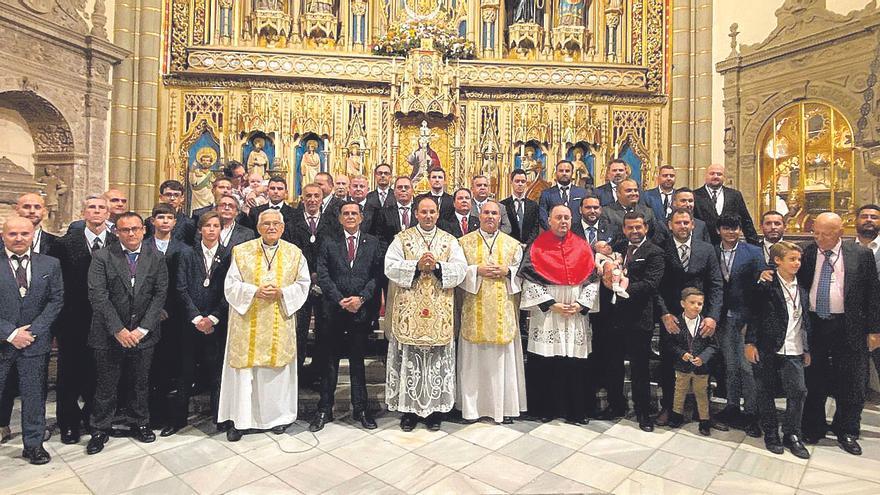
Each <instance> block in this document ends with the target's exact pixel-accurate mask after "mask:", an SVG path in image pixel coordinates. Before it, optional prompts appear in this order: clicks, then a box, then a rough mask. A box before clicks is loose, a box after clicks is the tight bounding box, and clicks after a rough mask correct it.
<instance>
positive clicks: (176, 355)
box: [119, 309, 181, 425]
mask: <svg viewBox="0 0 880 495" xmlns="http://www.w3.org/2000/svg"><path fill="white" fill-rule="evenodd" d="M166 311H167V309H166ZM160 328H161V329H162V338H161V339H159V341H158V342H156V344H155V346H154V347H153V364H152V365H151V366H150V399H149V407H150V421H151V422H152V423H154V424H161V425H170V424H171V417H170V413H171V409H172V407H173V406H172V400H173V399H172V398H171V396H172V395H173V394H174V391H175V390H177V389H178V388H179V387H178V384H177V376H178V374H179V373H180V365H181V355H180V352H181V341H180V329H181V322H180V317H179V316H178V314H177V313H175V312H169V316H168V318H166V319H165V320H164V321H162V324H161V327H160ZM125 379H126V377H123V381H124V380H125ZM123 397H124V395H123V394H121V393H120V395H119V399H120V400H122V399H123Z"/></svg>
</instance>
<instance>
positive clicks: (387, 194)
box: [367, 163, 394, 210]
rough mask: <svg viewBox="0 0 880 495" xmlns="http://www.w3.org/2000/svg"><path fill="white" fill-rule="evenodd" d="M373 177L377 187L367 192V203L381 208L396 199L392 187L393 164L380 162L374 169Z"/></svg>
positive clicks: (378, 208)
mask: <svg viewBox="0 0 880 495" xmlns="http://www.w3.org/2000/svg"><path fill="white" fill-rule="evenodd" d="M373 179H374V180H375V181H376V189H375V190H373V191H370V192H369V194H367V205H368V206H370V207H371V208H375V209H377V210H380V209H382V208H385V207H386V206H387V205H388V202H389V201H391V202H393V201H394V197H393V194H394V191H392V188H391V165H388V164H387V163H380V164H378V165H376V168H374V169H373Z"/></svg>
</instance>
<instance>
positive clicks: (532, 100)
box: [158, 0, 671, 197]
mask: <svg viewBox="0 0 880 495" xmlns="http://www.w3.org/2000/svg"><path fill="white" fill-rule="evenodd" d="M670 9H671V7H670V0H626V1H622V0H562V1H553V0H539V1H537V2H535V1H532V0H514V1H507V2H505V1H503V0H479V1H461V0H458V1H456V0H436V1H431V0H395V1H389V0H385V1H379V0H369V1H366V0H363V1H362V0H351V1H348V0H337V1H332V0H330V1H326V0H325V1H315V0H302V1H300V0H292V1H273V0H253V1H252V0H244V1H232V0H166V4H165V14H166V15H165V21H164V22H165V25H164V28H163V33H164V45H163V48H164V49H163V53H164V56H165V59H164V60H163V82H164V87H163V89H162V92H161V95H160V100H161V101H160V108H161V110H160V119H161V124H160V125H159V126H158V127H159V142H160V163H161V164H162V167H161V169H160V171H159V174H160V177H159V179H166V178H177V179H180V180H182V181H184V182H187V181H188V180H189V178H190V175H191V174H190V171H191V169H192V167H193V164H194V162H195V161H196V160H194V156H196V152H197V151H198V150H195V149H194V148H198V147H205V146H213V147H214V149H215V151H216V157H217V162H218V163H221V162H223V161H225V160H231V159H235V160H239V161H243V162H244V161H246V157H245V154H246V153H248V152H249V151H250V150H251V149H252V148H253V146H252V144H251V143H253V142H254V139H255V138H257V137H259V139H262V140H263V141H261V146H262V145H263V144H262V143H267V144H268V143H271V148H272V149H271V152H272V153H271V157H270V165H269V168H270V173H272V172H273V171H274V173H282V174H286V176H287V178H288V182H289V184H291V189H292V190H293V191H294V193H296V192H298V190H299V186H300V185H301V182H302V181H303V180H304V179H303V178H302V177H301V176H300V172H301V169H303V168H304V167H302V166H301V163H300V161H301V160H303V158H301V156H303V153H304V152H306V151H307V150H308V149H314V150H315V151H316V152H318V155H319V156H320V159H321V167H322V169H324V170H327V171H329V172H331V173H333V174H337V173H346V172H349V173H351V172H354V171H360V172H361V173H363V174H364V175H366V176H367V177H369V178H370V181H371V183H372V170H373V167H374V166H375V165H376V164H379V163H383V162H385V163H389V164H391V166H392V168H393V170H394V173H395V174H397V175H399V174H408V175H415V176H416V177H415V179H416V188H417V190H419V189H420V190H426V189H427V187H428V185H427V180H426V174H424V173H423V172H424V171H425V169H424V165H426V164H428V165H429V166H435V165H437V164H436V163H435V162H436V161H438V160H439V162H440V163H439V165H440V166H442V167H443V168H444V169H445V170H446V171H447V178H448V184H449V185H448V187H450V188H452V187H454V186H458V185H465V184H466V183H467V182H469V178H470V177H471V176H473V175H475V174H477V173H484V174H487V175H489V176H491V177H492V178H493V180H492V183H493V189H494V192H495V194H496V196H498V197H504V196H506V195H507V194H508V193H509V191H508V181H507V180H506V176H507V174H508V173H509V172H510V170H511V169H512V168H514V167H523V168H534V167H533V165H534V163H535V159H534V158H537V159H538V160H540V161H541V162H543V171H540V170H533V172H536V173H533V174H532V175H531V177H532V179H536V178H537V177H542V178H544V179H546V180H548V181H552V180H553V176H552V173H553V165H554V164H555V163H556V161H558V160H560V159H563V158H566V157H569V156H571V154H572V152H573V148H574V147H576V146H577V147H580V148H581V149H582V151H585V152H586V153H585V155H588V157H585V161H589V160H591V163H589V166H591V167H593V175H594V176H595V177H596V183H597V184H600V183H602V182H604V172H605V171H604V165H605V164H606V163H607V161H608V160H609V159H610V158H612V157H615V156H618V155H621V154H626V156H627V157H628V159H630V160H633V161H634V162H636V165H634V169H635V171H637V172H638V175H640V176H641V177H646V178H650V182H651V183H653V179H654V177H655V175H656V169H657V167H658V164H659V163H661V162H662V161H663V160H664V156H665V150H666V149H668V147H669V143H668V142H667V136H668V130H667V129H668V124H667V121H668V113H667V110H666V103H667V98H668V80H669V75H668V70H669V63H668V56H667V52H668V41H667V40H668V35H669V29H670V26H669V23H668V14H669V12H670ZM425 26H428V27H430V30H428V31H421V30H422V29H427V28H425ZM404 31H409V34H413V33H417V32H419V33H423V34H422V35H419V36H420V38H419V39H416V40H415V41H414V42H413V41H410V42H408V43H409V44H403V45H401V44H400V43H399V42H400V39H401V38H400V36H401V32H404ZM425 32H427V33H428V34H424V33H425ZM395 33H396V34H395ZM431 33H435V34H433V35H432V34H431ZM436 33H440V34H436ZM450 34H452V35H459V36H461V38H462V39H459V40H458V41H455V40H453V41H449V38H448V36H449V35H450ZM419 36H417V38H418V37H419ZM458 42H462V43H463V44H462V43H459V44H458V45H455V46H454V47H453V46H452V45H454V44H455V43H458ZM395 43H396V44H395ZM380 45H385V47H386V52H387V48H388V46H391V49H392V51H394V50H396V51H398V53H397V54H396V56H387V55H385V54H380V52H382V48H381V46H380ZM455 50H458V52H455ZM425 148H428V149H427V152H426V150H425ZM204 154H205V153H203V155H204ZM208 155H211V154H210V153H208ZM426 157H430V158H426ZM586 158H589V160H586ZM593 162H594V163H595V165H593ZM216 165H217V164H214V168H215V170H216V168H217V166H216Z"/></svg>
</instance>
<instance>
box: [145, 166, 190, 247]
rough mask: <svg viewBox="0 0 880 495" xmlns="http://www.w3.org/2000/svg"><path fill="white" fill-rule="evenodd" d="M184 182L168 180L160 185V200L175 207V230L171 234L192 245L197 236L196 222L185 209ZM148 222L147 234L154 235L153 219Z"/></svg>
mask: <svg viewBox="0 0 880 495" xmlns="http://www.w3.org/2000/svg"><path fill="white" fill-rule="evenodd" d="M184 199H185V197H184V190H183V184H181V183H180V182H179V181H176V180H166V181H165V182H163V183H162V184H161V185H159V202H160V203H166V204H169V205H171V207H172V208H174V230H173V231H172V232H171V236H172V237H174V238H175V239H177V240H179V241H180V242H182V243H184V244H186V245H187V246H192V244H193V243H194V242H195V237H196V224H195V222H193V221H192V219H191V218H190V217H189V216H187V214H186V213H184V211H183V201H184ZM145 222H146V229H147V231H146V236H145V237H151V236H152V235H153V232H154V230H153V219H152V218H148V219H146V220H145Z"/></svg>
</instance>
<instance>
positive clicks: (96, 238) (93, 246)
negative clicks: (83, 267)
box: [89, 237, 101, 253]
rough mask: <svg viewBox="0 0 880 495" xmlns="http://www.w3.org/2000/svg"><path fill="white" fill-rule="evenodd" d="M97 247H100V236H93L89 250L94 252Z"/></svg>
mask: <svg viewBox="0 0 880 495" xmlns="http://www.w3.org/2000/svg"><path fill="white" fill-rule="evenodd" d="M99 249H101V238H100V237H95V242H93V243H92V247H91V249H90V250H89V251H90V252H92V253H94V252H95V251H97V250H99Z"/></svg>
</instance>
